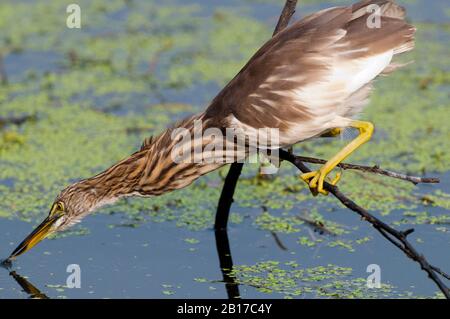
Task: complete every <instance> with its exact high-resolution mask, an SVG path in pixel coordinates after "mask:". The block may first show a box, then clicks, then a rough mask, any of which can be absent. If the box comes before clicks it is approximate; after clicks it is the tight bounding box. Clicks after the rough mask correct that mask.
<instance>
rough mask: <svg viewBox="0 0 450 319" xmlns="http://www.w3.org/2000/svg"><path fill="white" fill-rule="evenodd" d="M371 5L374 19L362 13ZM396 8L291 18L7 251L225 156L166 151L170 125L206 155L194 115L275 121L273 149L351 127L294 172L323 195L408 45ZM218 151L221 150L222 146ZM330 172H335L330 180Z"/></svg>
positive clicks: (368, 130) (262, 124)
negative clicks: (342, 140) (177, 155)
mask: <svg viewBox="0 0 450 319" xmlns="http://www.w3.org/2000/svg"><path fill="white" fill-rule="evenodd" d="M374 8H375V10H374ZM374 14H375V15H376V16H375V18H376V19H378V25H377V24H374V23H372V22H373V21H371V19H373V18H374V16H373V15H374ZM405 15H406V11H405V9H404V8H403V7H401V6H399V5H398V4H396V3H395V1H393V0H364V1H360V2H357V3H355V4H353V5H349V6H340V7H333V8H329V9H325V10H321V11H318V12H315V13H312V14H310V15H308V16H306V17H304V18H303V19H300V20H299V21H297V22H294V23H292V24H291V25H290V26H289V27H287V28H285V29H284V30H283V31H281V32H279V33H278V34H276V35H275V36H274V37H272V38H271V39H270V40H268V41H267V42H266V43H265V44H264V45H263V46H262V47H261V48H260V49H259V50H258V51H257V52H256V53H255V54H254V55H253V56H252V57H251V58H250V60H249V61H248V63H247V64H246V65H245V66H244V67H243V68H242V69H241V71H240V72H239V73H238V74H237V75H236V76H235V77H234V78H233V79H232V80H231V81H230V82H229V83H228V84H227V85H226V86H225V87H224V88H223V89H222V90H221V91H220V92H219V94H218V95H217V96H216V97H215V98H214V99H213V100H212V101H211V102H210V104H209V105H208V106H207V108H206V109H205V110H204V111H203V112H201V113H200V114H196V115H194V116H191V117H189V118H187V119H185V120H183V121H181V122H179V123H178V124H176V125H175V126H173V127H171V128H168V129H167V130H166V131H164V132H163V133H161V134H160V135H158V136H156V137H151V138H147V139H146V140H145V141H144V142H143V144H142V146H141V148H140V149H139V150H137V151H136V152H135V153H133V154H132V155H130V156H129V157H128V158H125V159H123V160H121V161H119V162H118V163H116V164H114V165H112V166H111V167H109V168H108V169H106V170H105V171H103V172H101V173H99V174H97V175H95V176H93V177H90V178H86V179H83V180H80V181H78V182H76V183H74V184H72V185H69V186H68V187H66V188H65V189H63V190H62V191H61V192H60V193H59V195H57V197H56V199H55V201H54V203H53V205H52V206H51V209H50V212H49V214H48V216H47V217H46V218H45V220H44V221H43V222H42V223H41V224H40V225H39V226H37V228H36V229H35V230H34V231H33V232H32V233H31V234H30V235H29V236H27V237H26V238H25V240H23V241H22V242H21V243H20V244H19V245H18V247H17V248H16V249H15V250H14V251H13V252H12V253H11V255H10V257H9V258H8V260H13V259H15V258H16V257H17V256H19V255H21V254H23V253H24V252H26V251H28V250H29V249H31V248H32V247H34V246H35V245H36V244H37V243H39V242H40V241H42V240H43V239H44V238H46V237H47V236H49V235H50V234H52V233H55V232H58V231H62V230H65V229H67V228H68V227H70V226H72V225H74V224H76V223H78V222H80V221H81V220H82V218H83V217H85V216H86V215H88V214H90V213H92V212H94V211H95V210H96V209H98V208H100V207H102V206H104V205H106V204H112V203H114V202H115V201H116V200H118V199H120V198H123V197H128V196H142V197H151V196H158V195H162V194H164V193H167V192H170V191H174V190H177V189H181V188H184V187H187V186H188V185H190V184H191V183H192V182H193V181H194V180H196V179H197V178H199V177H200V176H202V175H204V174H207V173H209V172H211V171H214V170H216V169H218V168H220V167H221V166H223V165H225V164H226V162H218V161H208V160H203V161H182V162H177V161H174V160H173V156H172V155H171V154H172V153H173V151H174V150H175V149H176V148H177V147H178V146H179V145H180V144H179V143H180V139H181V138H182V136H181V135H180V134H177V133H176V132H177V131H178V130H184V131H187V132H188V133H189V134H190V135H191V136H194V138H193V143H191V144H192V145H193V146H189V147H190V148H192V149H193V148H196V149H198V147H200V148H199V149H200V152H201V153H203V155H205V154H207V155H206V158H207V159H211V157H212V155H211V152H208V151H207V150H206V149H205V143H206V142H211V139H212V135H209V136H208V137H207V138H205V136H204V134H202V138H201V139H200V138H199V139H198V140H197V138H196V137H195V134H194V133H195V132H194V131H195V126H196V125H195V123H196V121H201V123H202V124H203V125H202V128H201V131H202V132H201V133H205V132H206V131H207V130H210V129H213V128H215V129H218V130H219V131H224V130H226V129H227V128H233V129H236V130H239V132H242V134H245V135H246V136H252V135H255V134H256V132H257V130H258V129H261V128H276V129H277V130H278V132H279V144H278V145H276V146H271V147H272V148H273V149H274V148H288V147H291V146H292V145H295V144H297V143H299V142H302V141H305V140H309V139H312V138H317V137H321V136H324V135H332V136H337V135H339V134H340V133H341V132H342V130H344V129H346V128H353V129H355V130H357V131H358V133H359V134H358V136H357V137H356V138H354V139H353V140H352V141H351V142H350V143H349V144H347V145H346V146H345V147H344V148H342V149H341V150H340V151H339V152H338V153H337V154H336V155H334V156H333V157H331V158H330V159H329V160H328V161H327V162H326V163H325V164H324V165H323V166H321V167H320V168H319V169H318V170H316V171H312V172H310V173H306V174H302V175H301V176H300V177H301V180H303V181H304V182H306V183H307V185H308V186H309V188H310V189H311V191H312V192H313V193H314V194H316V195H317V194H324V195H326V194H327V192H326V190H325V189H324V181H325V180H326V179H329V177H327V176H328V175H329V174H330V173H331V171H332V170H333V169H334V168H335V167H336V166H337V165H338V164H339V163H340V162H341V161H343V160H344V159H345V158H346V157H347V156H349V155H350V154H351V153H352V152H354V151H355V150H356V149H357V148H359V147H360V146H361V145H363V144H364V143H366V142H367V141H369V140H370V138H371V136H372V134H373V132H374V125H373V124H372V123H370V122H367V121H362V120H359V119H358V115H360V113H361V111H362V110H363V109H364V107H365V106H366V105H367V104H368V100H369V96H370V93H371V91H372V87H373V82H374V80H375V79H377V78H378V77H379V76H381V75H387V74H389V73H391V72H393V71H394V70H396V69H398V68H400V67H402V66H404V64H401V63H398V62H394V57H396V56H398V55H400V54H402V53H405V52H408V51H411V50H412V49H413V48H414V33H415V31H416V29H415V28H414V26H412V25H410V24H408V23H407V22H406V20H405ZM369 22H371V23H369ZM222 142H224V143H225V144H227V145H228V144H230V143H231V144H233V143H235V140H234V139H232V140H229V139H226V138H224V140H222ZM183 145H185V144H183ZM214 156H216V155H214ZM221 156H225V157H227V156H228V155H227V153H226V152H223V154H221ZM239 156H241V157H245V156H247V153H244V154H241V155H239ZM239 156H234V157H233V160H236V158H237V157H239ZM339 179H340V174H337V175H336V177H335V178H333V179H332V180H331V182H332V184H336V183H337V182H338V181H339Z"/></svg>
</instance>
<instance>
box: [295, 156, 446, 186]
mask: <svg viewBox="0 0 450 319" xmlns="http://www.w3.org/2000/svg"><path fill="white" fill-rule="evenodd" d="M297 158H298V160H300V161H302V162H304V163H311V164H325V163H326V162H327V161H326V160H323V159H319V158H314V157H305V156H297ZM337 166H338V167H340V168H342V169H345V170H347V169H349V170H358V171H362V172H367V173H374V174H379V175H384V176H389V177H392V178H397V179H401V180H404V181H408V182H411V183H413V184H414V185H417V184H420V183H429V184H437V183H439V182H440V180H439V178H435V177H417V176H410V175H406V174H402V173H397V172H393V171H389V170H386V169H381V168H380V167H379V166H378V165H375V166H365V165H356V164H347V163H340V164H338V165H337Z"/></svg>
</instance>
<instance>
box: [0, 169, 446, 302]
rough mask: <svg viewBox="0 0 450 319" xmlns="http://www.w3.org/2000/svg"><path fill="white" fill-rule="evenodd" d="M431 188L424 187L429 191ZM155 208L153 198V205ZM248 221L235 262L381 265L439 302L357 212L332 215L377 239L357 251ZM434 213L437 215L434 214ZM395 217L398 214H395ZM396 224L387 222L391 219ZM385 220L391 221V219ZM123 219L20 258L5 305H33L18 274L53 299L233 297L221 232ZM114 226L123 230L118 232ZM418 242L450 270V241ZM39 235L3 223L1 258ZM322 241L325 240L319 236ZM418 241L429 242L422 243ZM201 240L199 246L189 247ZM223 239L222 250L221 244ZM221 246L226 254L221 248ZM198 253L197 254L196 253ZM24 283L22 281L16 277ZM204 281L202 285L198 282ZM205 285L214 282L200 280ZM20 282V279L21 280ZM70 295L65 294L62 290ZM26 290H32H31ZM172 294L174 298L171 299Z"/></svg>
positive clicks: (239, 232)
mask: <svg viewBox="0 0 450 319" xmlns="http://www.w3.org/2000/svg"><path fill="white" fill-rule="evenodd" d="M449 177H450V175H449V174H446V175H443V176H441V178H442V181H443V183H442V184H441V185H440V186H439V188H441V189H446V188H447V189H448V187H449V186H450V183H449V180H450V179H449ZM429 187H430V186H421V187H420V188H419V191H426V190H427V188H429ZM149 201H151V199H149ZM241 212H242V213H244V215H246V216H247V217H246V218H245V219H244V222H243V223H241V224H238V225H231V227H230V229H229V231H228V240H229V244H230V247H229V248H230V251H231V256H232V259H233V262H234V263H235V264H240V265H245V264H248V265H252V264H255V263H257V262H259V261H265V260H277V261H280V262H285V261H286V262H288V261H292V260H295V261H297V262H298V263H299V264H301V265H302V266H305V267H313V266H318V265H326V264H337V265H339V266H346V267H352V268H353V270H354V272H353V274H352V276H355V277H362V278H366V277H367V275H368V274H367V273H366V267H367V266H368V265H369V264H378V265H380V267H381V269H382V277H381V280H382V283H387V284H391V285H393V286H395V287H397V289H398V290H399V291H412V292H414V294H415V295H433V294H434V292H435V291H436V288H435V286H434V284H433V283H432V282H431V281H430V280H428V279H427V277H426V275H425V273H424V272H422V271H421V270H420V269H419V266H418V264H416V263H414V262H412V261H410V260H408V259H407V258H406V257H405V255H404V254H403V253H402V252H400V251H399V250H398V249H397V248H395V247H394V246H393V245H391V244H390V243H388V242H387V241H386V240H385V239H383V238H382V237H381V236H380V235H379V234H378V233H377V232H376V231H375V230H374V229H372V228H371V227H370V226H369V225H368V224H367V223H363V222H361V221H360V219H359V218H358V217H357V216H356V215H355V214H354V213H352V212H350V211H348V210H345V209H341V210H337V211H335V212H334V213H333V214H332V218H331V219H332V220H333V221H335V222H339V223H342V224H344V225H346V226H348V227H349V228H352V227H355V226H359V229H358V231H357V233H356V235H361V236H371V237H373V240H371V241H370V242H368V243H366V244H365V245H364V249H356V250H355V252H348V251H346V250H339V249H335V248H329V247H326V246H320V245H318V246H317V247H315V248H314V249H310V248H304V247H302V246H300V245H299V244H298V243H297V242H296V239H297V237H298V236H296V235H295V234H293V235H286V234H279V235H278V237H279V240H280V241H281V242H282V244H283V246H284V248H286V249H287V250H284V249H282V248H280V246H279V245H278V244H277V242H276V241H275V239H274V237H273V236H272V235H271V233H270V232H267V231H262V230H257V229H255V227H254V226H252V224H251V223H252V220H253V219H254V218H255V217H256V216H255V215H257V214H258V213H260V212H259V211H257V210H247V211H242V210H241ZM430 212H431V213H434V211H433V210H432V209H431V210H430ZM436 213H438V212H437V211H436ZM393 215H394V216H395V213H393ZM390 218H391V217H389V218H386V219H387V220H389V219H390ZM386 219H385V220H386ZM122 222H123V221H122V217H121V216H120V215H111V216H109V215H101V214H98V215H94V216H91V217H88V218H86V219H85V220H84V221H83V225H84V226H85V227H87V228H88V230H89V234H87V235H84V236H69V237H65V238H58V239H54V240H46V241H45V242H43V243H41V244H40V245H39V246H37V247H36V248H34V249H32V250H31V251H29V252H28V253H27V254H25V255H23V256H21V257H20V259H19V261H17V262H15V263H14V264H13V267H12V268H11V269H10V270H7V269H0V288H2V289H1V290H0V294H1V296H2V298H27V297H30V294H29V293H27V292H26V291H24V289H23V287H21V286H20V283H19V282H17V280H16V279H15V278H14V276H12V275H11V274H10V271H14V272H15V275H20V276H22V277H24V278H26V279H27V281H28V284H32V285H33V286H34V287H35V288H37V289H38V290H39V291H40V292H41V293H42V294H44V295H45V296H47V297H49V298H62V297H67V298H163V297H164V298H170V297H172V298H226V297H228V296H229V295H228V293H227V287H226V284H225V283H224V282H223V273H222V272H221V268H220V263H219V256H222V258H225V261H226V262H227V261H229V260H228V257H227V250H226V240H227V238H226V237H224V235H223V234H222V235H219V236H217V237H216V235H215V233H214V231H213V230H204V231H189V230H186V229H184V228H179V227H176V226H175V225H174V223H170V222H165V223H147V224H143V225H141V226H139V227H137V228H132V227H121V226H120V225H121V224H122ZM108 225H117V226H116V227H110V226H108ZM415 228H416V234H420V236H419V235H418V236H416V235H412V236H411V240H412V242H413V243H414V244H415V245H418V246H417V247H418V250H419V251H420V252H423V253H425V255H426V256H427V258H428V259H429V261H430V262H432V263H434V264H437V265H448V261H449V257H448V255H447V254H445V253H442V250H441V248H439V247H443V246H444V247H446V246H447V247H448V244H450V243H449V239H448V236H439V234H437V233H436V231H435V230H434V229H433V228H432V227H431V226H430V225H419V226H417V227H415ZM30 231H31V225H30V224H29V223H25V222H20V221H11V220H2V222H1V223H0V234H2V243H8V245H2V249H1V251H0V256H7V255H8V253H9V252H10V251H11V250H12V249H13V248H14V247H15V246H16V245H17V243H18V242H19V241H21V240H22V239H23V237H24V235H25V234H27V233H28V232H30ZM314 234H315V235H314V236H317V237H320V236H324V235H320V234H318V233H314ZM417 237H420V238H426V240H425V241H424V242H423V243H420V244H417V243H415V240H416V239H417ZM186 238H194V239H197V240H198V241H199V242H198V243H195V244H192V243H188V242H186V241H185V239H186ZM216 240H218V241H219V245H216ZM217 247H221V249H217ZM192 249H194V250H192ZM74 263H75V264H78V265H80V268H81V288H79V289H78V288H72V289H70V288H64V287H63V288H61V287H59V286H65V285H66V279H67V277H68V276H69V273H68V272H66V268H67V266H68V265H69V264H74ZM16 278H17V276H16ZM196 278H197V280H196ZM199 279H207V280H206V282H204V281H205V280H199ZM19 281H20V280H19ZM61 289H64V290H63V291H60V290H61ZM25 290H26V289H25ZM238 290H239V294H240V296H241V297H242V298H264V297H268V296H270V297H275V298H276V297H277V296H278V297H280V295H277V294H273V295H268V294H266V293H261V292H259V291H258V290H257V289H255V288H253V287H249V286H245V285H241V286H239V287H238ZM164 292H166V293H164Z"/></svg>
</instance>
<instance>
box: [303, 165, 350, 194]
mask: <svg viewBox="0 0 450 319" xmlns="http://www.w3.org/2000/svg"><path fill="white" fill-rule="evenodd" d="M328 173H329V172H325V171H324V170H322V169H319V170H318V171H313V172H309V173H305V174H302V175H300V178H301V179H302V180H303V181H305V183H307V184H308V185H309V189H310V191H311V193H312V194H313V195H314V196H317V195H318V194H319V193H320V194H323V195H328V191H326V190H325V189H324V188H323V183H324V181H325V178H326V177H327V175H328ZM341 175H342V174H341V172H339V173H337V174H336V176H335V178H334V179H333V180H331V181H329V183H330V184H331V185H336V184H337V183H338V182H339V180H340V179H341Z"/></svg>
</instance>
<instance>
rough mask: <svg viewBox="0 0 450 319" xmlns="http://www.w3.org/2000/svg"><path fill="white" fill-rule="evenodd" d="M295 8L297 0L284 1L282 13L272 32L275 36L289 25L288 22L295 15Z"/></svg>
mask: <svg viewBox="0 0 450 319" xmlns="http://www.w3.org/2000/svg"><path fill="white" fill-rule="evenodd" d="M296 6H297V0H286V3H285V4H284V8H283V11H281V15H280V18H279V19H278V23H277V26H276V27H275V30H274V31H273V35H274V36H275V35H276V34H277V33H278V32H280V31H282V30H283V29H285V28H286V27H287V26H288V25H289V21H290V20H291V18H292V16H293V15H294V13H295V7H296Z"/></svg>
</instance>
